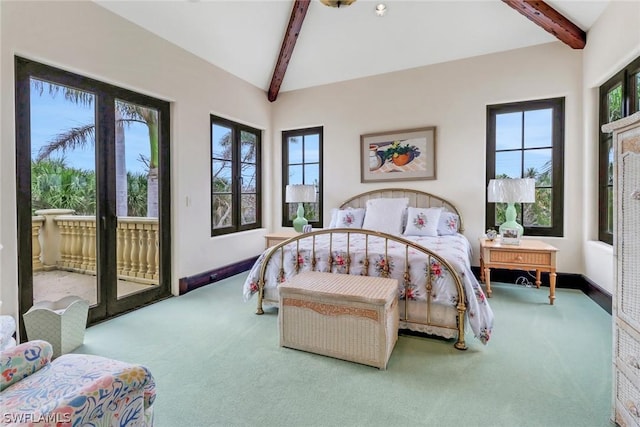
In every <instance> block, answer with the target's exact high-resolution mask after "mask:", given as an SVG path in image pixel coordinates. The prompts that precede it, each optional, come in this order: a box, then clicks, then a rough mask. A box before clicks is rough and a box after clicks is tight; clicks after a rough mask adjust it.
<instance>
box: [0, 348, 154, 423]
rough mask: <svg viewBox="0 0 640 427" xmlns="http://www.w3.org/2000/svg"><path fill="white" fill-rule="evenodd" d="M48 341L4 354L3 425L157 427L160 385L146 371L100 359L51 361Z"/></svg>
mask: <svg viewBox="0 0 640 427" xmlns="http://www.w3.org/2000/svg"><path fill="white" fill-rule="evenodd" d="M52 353H53V350H52V348H51V345H50V344H49V343H48V342H46V341H29V342H27V343H24V344H20V345H18V346H16V347H13V348H11V349H8V350H6V351H3V352H2V353H1V354H0V412H1V413H0V416H1V417H2V419H1V421H0V424H2V425H9V426H18V425H20V426H34V425H38V426H41V425H45V426H46V425H51V426H56V425H58V426H76V425H77V426H84V425H91V426H152V425H153V401H154V400H155V382H154V380H153V377H152V376H151V373H150V372H149V370H148V369H147V368H145V367H144V366H141V365H134V364H130V363H125V362H120V361H117V360H112V359H107V358H104V357H100V356H93V355H86V354H65V355H63V356H60V357H59V358H57V359H55V360H54V361H51V355H52Z"/></svg>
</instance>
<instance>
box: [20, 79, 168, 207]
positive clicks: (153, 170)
mask: <svg viewBox="0 0 640 427" xmlns="http://www.w3.org/2000/svg"><path fill="white" fill-rule="evenodd" d="M31 82H32V87H33V88H34V89H35V90H39V92H40V94H41V95H42V93H43V92H44V88H45V85H46V86H47V87H48V91H49V94H50V95H52V96H56V94H57V93H58V92H62V93H63V95H64V97H65V99H67V100H69V101H72V102H75V103H76V104H80V105H83V106H91V105H92V104H93V99H94V96H93V94H91V93H89V92H85V91H82V90H79V89H75V88H71V87H68V86H62V85H56V84H52V83H46V82H43V81H41V80H37V79H31ZM132 123H142V124H144V125H146V126H147V129H148V132H149V148H150V150H149V151H150V157H149V159H148V162H147V166H148V174H147V181H148V183H147V215H146V216H148V217H157V216H158V113H157V111H156V110H153V109H151V108H146V107H142V106H140V105H134V104H130V103H127V102H122V101H116V141H115V150H116V194H117V199H116V214H117V215H118V216H126V215H127V214H128V206H127V198H128V197H127V171H126V164H125V156H124V152H125V150H124V149H125V133H124V126H128V125H131V124H132ZM87 144H95V123H90V124H86V125H81V126H77V127H72V128H70V129H67V130H66V131H65V132H62V133H60V134H58V135H56V136H55V137H54V138H53V139H52V140H51V141H49V142H48V143H47V144H46V145H44V146H43V147H42V148H41V149H40V151H39V152H38V157H37V160H42V159H45V158H48V157H49V156H50V155H51V154H52V153H54V152H56V151H62V152H63V153H64V152H66V151H67V150H74V149H75V148H82V147H84V146H86V145H87Z"/></svg>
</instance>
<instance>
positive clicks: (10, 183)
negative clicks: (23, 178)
mask: <svg viewBox="0 0 640 427" xmlns="http://www.w3.org/2000/svg"><path fill="white" fill-rule="evenodd" d="M0 10H1V11H2V13H1V19H2V21H1V33H0V39H1V43H2V44H1V49H2V50H1V57H0V60H1V65H0V72H1V81H0V84H1V86H0V87H1V93H2V99H1V101H0V108H1V110H0V111H1V116H0V125H1V130H0V137H1V144H0V173H1V174H2V177H3V178H2V180H1V183H0V203H1V207H0V242H1V243H2V244H3V245H4V250H3V251H2V252H1V255H2V259H1V263H0V267H1V269H0V271H1V274H2V275H1V276H0V299H2V300H3V304H2V312H3V313H7V314H12V315H16V314H17V311H18V310H17V304H18V300H17V298H18V297H17V242H16V184H15V179H14V178H13V177H15V173H16V170H15V129H14V117H15V114H14V70H13V67H14V62H13V61H14V55H20V56H23V57H26V58H29V59H34V60H37V61H40V62H43V63H46V64H49V65H54V66H58V67H60V68H64V69H67V70H69V71H73V72H76V73H79V74H82V75H85V76H89V77H93V78H96V79H98V80H102V81H105V82H108V83H112V84H115V85H118V86H121V87H125V88H128V89H132V90H135V91H138V92H141V93H144V94H148V95H151V96H155V97H157V98H160V99H164V100H167V101H171V104H172V105H171V155H172V157H171V163H172V168H171V169H172V171H171V172H172V215H173V217H172V220H173V225H172V228H173V230H172V242H173V248H172V249H173V254H172V266H173V270H172V276H173V277H172V286H173V289H174V292H175V291H176V290H177V282H178V279H179V278H180V277H184V276H189V275H192V274H197V273H201V272H203V271H206V270H209V269H211V268H215V267H220V266H224V265H227V264H229V263H232V262H236V261H238V260H242V259H246V258H249V257H251V256H254V255H256V254H257V253H259V251H260V250H261V249H262V247H263V246H264V240H263V237H262V236H263V234H264V230H257V231H253V232H246V233H238V234H236V235H233V236H228V237H224V238H216V239H213V238H211V237H210V185H209V177H210V162H209V156H210V154H209V151H210V148H209V146H210V130H209V114H210V113H214V114H217V115H220V116H224V117H227V118H230V119H233V120H237V121H239V122H242V123H246V124H248V125H251V126H254V127H256V128H259V129H263V130H264V129H270V128H271V123H270V122H271V105H270V103H269V102H268V101H267V99H266V95H265V93H264V92H263V91H261V90H259V89H257V88H256V87H254V86H252V85H250V84H248V83H246V82H244V81H242V80H240V79H238V78H236V77H234V76H232V75H231V74H229V73H227V72H225V71H223V70H221V69H220V68H217V67H215V66H212V65H211V64H209V63H206V62H204V61H203V60H201V59H198V58H197V57H195V56H194V55H192V54H190V53H187V52H186V51H184V50H182V49H180V48H178V47H176V46H174V45H172V44H170V43H168V42H166V41H165V40H163V39H161V38H159V37H157V36H155V35H153V34H151V33H149V32H147V31H144V30H142V29H141V28H139V27H137V26H135V25H133V24H131V23H130V22H129V21H126V20H124V19H122V18H120V17H118V16H116V15H114V14H112V13H111V12H108V11H107V10H105V9H103V8H101V7H100V6H98V5H96V4H94V3H92V2H86V1H71V2H48V1H44V2H31V1H29V2H13V1H11V2H6V1H2V2H0ZM211 42H212V43H215V42H216V41H215V40H211ZM220 42H223V41H220ZM264 144H265V146H266V147H268V146H269V145H270V144H271V134H270V132H265V133H264ZM264 159H265V164H270V163H271V162H270V153H269V152H268V150H265V153H264ZM265 172H269V170H268V169H267V170H266V171H265ZM268 196H269V193H268V192H267V193H266V194H265V199H268V198H269V197H268ZM187 197H188V198H189V199H190V201H191V204H190V206H187V203H186V200H187ZM238 295H239V294H238Z"/></svg>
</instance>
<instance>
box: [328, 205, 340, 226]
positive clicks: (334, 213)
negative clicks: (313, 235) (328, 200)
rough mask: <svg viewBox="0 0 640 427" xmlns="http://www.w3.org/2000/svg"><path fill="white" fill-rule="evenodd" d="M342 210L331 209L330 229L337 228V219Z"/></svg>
mask: <svg viewBox="0 0 640 427" xmlns="http://www.w3.org/2000/svg"><path fill="white" fill-rule="evenodd" d="M339 210H340V209H338V208H333V209H331V221H330V222H329V228H336V219H338V211H339Z"/></svg>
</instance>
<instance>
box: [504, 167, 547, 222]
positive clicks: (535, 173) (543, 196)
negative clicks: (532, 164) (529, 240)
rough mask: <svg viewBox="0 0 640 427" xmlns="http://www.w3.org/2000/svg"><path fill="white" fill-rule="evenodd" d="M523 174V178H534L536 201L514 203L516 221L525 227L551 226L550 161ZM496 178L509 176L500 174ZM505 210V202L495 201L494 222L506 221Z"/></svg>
mask: <svg viewBox="0 0 640 427" xmlns="http://www.w3.org/2000/svg"><path fill="white" fill-rule="evenodd" d="M523 175H524V176H523V178H533V179H535V180H536V201H535V203H525V204H521V203H516V204H515V208H516V213H517V215H518V216H517V221H518V222H519V223H521V224H522V225H524V226H525V227H551V226H552V225H553V224H552V218H553V212H552V201H553V200H552V191H553V189H552V175H551V161H548V162H547V163H545V164H544V165H543V166H542V167H541V168H540V169H539V170H538V169H534V168H529V169H527V170H526V171H525V173H524V174H523ZM496 178H498V179H504V178H509V177H508V176H506V175H504V174H502V175H499V176H497V177H496ZM523 207H524V209H523ZM506 210H507V204H506V203H496V222H495V223H496V224H502V223H503V222H505V221H506Z"/></svg>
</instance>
